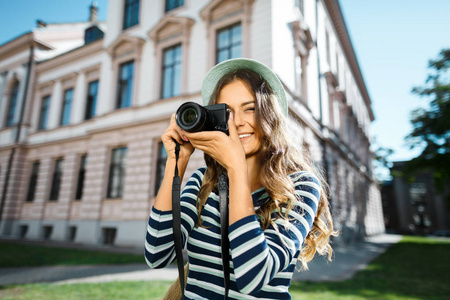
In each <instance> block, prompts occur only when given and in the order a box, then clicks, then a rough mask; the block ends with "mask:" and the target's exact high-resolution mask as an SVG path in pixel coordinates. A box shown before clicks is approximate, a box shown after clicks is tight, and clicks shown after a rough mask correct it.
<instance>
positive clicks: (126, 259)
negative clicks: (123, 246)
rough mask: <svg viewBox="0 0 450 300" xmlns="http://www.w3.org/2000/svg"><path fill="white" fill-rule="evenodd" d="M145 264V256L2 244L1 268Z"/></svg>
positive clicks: (0, 250)
mask: <svg viewBox="0 0 450 300" xmlns="http://www.w3.org/2000/svg"><path fill="white" fill-rule="evenodd" d="M124 263H143V264H144V263H145V262H144V256H143V255H134V254H120V253H111V252H102V251H87V250H77V249H67V248H56V247H43V246H37V245H22V244H15V243H2V242H0V267H2V268H5V267H24V266H29V267H35V266H54V265H87V264H124Z"/></svg>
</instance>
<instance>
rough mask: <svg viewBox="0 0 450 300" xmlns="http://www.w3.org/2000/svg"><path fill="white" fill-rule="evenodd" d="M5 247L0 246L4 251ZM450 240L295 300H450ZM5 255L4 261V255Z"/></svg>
mask: <svg viewBox="0 0 450 300" xmlns="http://www.w3.org/2000/svg"><path fill="white" fill-rule="evenodd" d="M1 246H2V245H0V247H1ZM449 254H450V242H449V241H440V240H434V239H428V238H421V237H405V238H403V239H402V241H401V242H399V243H398V244H396V245H394V246H392V247H391V248H389V249H388V250H387V251H386V252H385V253H384V254H383V255H381V256H380V257H378V258H377V259H375V260H374V261H373V262H372V263H371V264H370V265H369V266H368V267H367V269H365V270H363V271H361V272H358V273H357V274H356V275H355V277H354V278H353V279H351V280H346V281H342V282H323V283H311V282H293V283H292V286H291V288H290V292H291V294H292V298H293V299H308V300H309V299H313V300H316V299H317V300H318V299H320V300H322V299H339V300H342V299H345V300H363V299H395V300H404V299H442V300H443V299H450V284H449V283H450V275H449V274H450V273H449V268H450V258H449ZM1 255H2V254H1V253H0V257H1ZM169 285H170V282H159V281H149V282H111V283H101V284H72V285H56V284H28V285H21V286H10V287H4V288H2V289H0V298H1V299H33V300H39V299H64V300H69V299H162V296H163V295H164V293H165V291H166V290H167V288H168V287H169Z"/></svg>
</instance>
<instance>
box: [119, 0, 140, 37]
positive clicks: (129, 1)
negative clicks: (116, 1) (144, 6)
mask: <svg viewBox="0 0 450 300" xmlns="http://www.w3.org/2000/svg"><path fill="white" fill-rule="evenodd" d="M140 2H141V1H140V0H124V1H123V16H122V17H123V18H122V30H127V29H129V28H132V27H134V26H136V25H139V21H140V20H139V19H140V10H141V3H140ZM128 9H130V11H131V15H130V20H129V22H127V20H128V19H127V17H128V12H129V10H128ZM133 17H134V18H133Z"/></svg>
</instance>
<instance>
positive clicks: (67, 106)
mask: <svg viewBox="0 0 450 300" xmlns="http://www.w3.org/2000/svg"><path fill="white" fill-rule="evenodd" d="M72 98H73V89H68V90H66V91H65V92H64V101H63V105H62V112H61V121H60V125H67V124H69V122H70V111H71V107H72Z"/></svg>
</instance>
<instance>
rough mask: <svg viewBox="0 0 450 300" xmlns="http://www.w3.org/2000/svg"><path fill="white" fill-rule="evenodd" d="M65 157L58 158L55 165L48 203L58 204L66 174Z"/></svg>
mask: <svg viewBox="0 0 450 300" xmlns="http://www.w3.org/2000/svg"><path fill="white" fill-rule="evenodd" d="M63 167H64V157H60V158H57V159H56V160H55V162H54V164H53V172H52V181H51V185H50V194H49V197H48V201H50V202H57V201H58V200H59V196H60V193H61V184H62V179H63V174H64V170H63Z"/></svg>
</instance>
